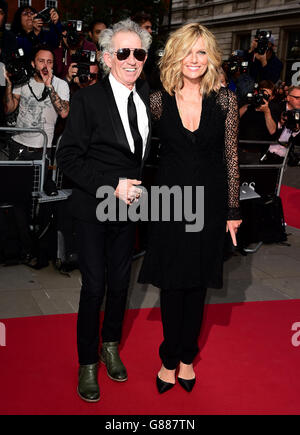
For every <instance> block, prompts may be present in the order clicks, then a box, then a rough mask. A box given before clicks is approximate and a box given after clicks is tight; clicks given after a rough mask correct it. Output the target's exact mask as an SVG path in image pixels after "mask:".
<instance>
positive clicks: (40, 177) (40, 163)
mask: <svg viewBox="0 0 300 435" xmlns="http://www.w3.org/2000/svg"><path fill="white" fill-rule="evenodd" d="M1 131H3V132H8V133H14V134H15V133H40V134H41V135H42V136H43V139H44V140H43V153H42V158H41V160H5V161H0V167H1V166H8V167H18V166H36V167H37V168H38V171H37V172H36V174H35V177H36V178H35V181H34V184H33V190H32V192H33V193H34V194H35V195H36V194H37V193H40V192H42V191H43V181H44V178H45V163H46V153H47V144H48V137H47V134H46V133H45V132H44V130H42V129H40V128H18V127H0V132H1Z"/></svg>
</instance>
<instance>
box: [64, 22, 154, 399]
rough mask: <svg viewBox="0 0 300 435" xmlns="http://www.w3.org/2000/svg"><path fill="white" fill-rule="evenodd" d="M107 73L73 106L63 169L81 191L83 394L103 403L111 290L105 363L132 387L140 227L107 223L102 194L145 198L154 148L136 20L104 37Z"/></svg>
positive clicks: (144, 37)
mask: <svg viewBox="0 0 300 435" xmlns="http://www.w3.org/2000/svg"><path fill="white" fill-rule="evenodd" d="M99 44H100V46H101V47H102V58H101V61H102V63H103V67H104V70H105V72H106V73H109V74H108V77H106V78H105V79H104V80H103V81H102V82H99V83H97V84H95V85H93V86H90V87H88V88H86V89H82V90H80V91H78V92H77V93H76V94H75V95H74V97H73V101H72V105H71V111H70V116H69V118H68V122H67V125H66V129H65V132H64V134H63V137H62V140H61V144H60V148H59V150H58V152H57V161H58V164H59V166H60V167H61V169H62V171H63V173H64V174H66V176H67V177H68V178H70V179H72V181H73V182H74V183H75V185H76V187H75V188H74V189H73V193H72V197H71V204H70V205H71V210H72V213H73V215H74V216H75V218H76V220H77V234H78V240H79V265H80V271H81V274H82V288H81V296H80V304H79V313H78V323H77V345H78V356H79V364H80V367H79V382H78V394H79V396H80V397H81V398H82V399H83V400H85V401H88V402H96V401H98V400H99V398H100V391H99V385H98V381H97V373H98V360H99V353H98V352H99V349H98V348H99V329H100V328H99V314H100V307H101V303H102V301H103V298H104V294H105V288H106V285H107V295H106V306H105V313H104V321H103V326H102V333H101V335H102V349H101V353H100V360H101V361H102V362H103V363H104V364H105V365H106V369H107V374H108V376H109V377H110V378H111V379H113V380H115V381H119V382H121V381H126V380H127V371H126V368H125V366H124V364H123V363H122V361H121V359H120V356H119V352H118V344H119V342H120V340H121V332H122V323H123V317H124V312H125V305H126V298H127V290H128V285H129V279H130V269H131V261H132V253H133V248H134V241H135V225H134V223H133V222H130V221H126V222H124V221H123V222H121V221H117V222H113V221H106V222H103V221H102V222H101V221H99V220H97V217H96V209H97V206H98V204H99V200H97V198H96V192H97V190H98V188H99V187H102V186H111V187H113V188H114V195H115V196H116V197H117V198H118V199H119V200H120V201H124V202H125V203H126V204H127V206H126V207H130V204H131V203H132V202H133V201H135V200H137V198H139V195H140V192H141V190H140V189H139V188H138V185H139V184H141V172H142V167H143V162H144V161H145V159H146V157H147V154H148V152H149V145H150V135H151V131H150V129H151V126H150V112H149V104H148V98H149V95H148V85H147V83H146V82H144V81H141V80H140V79H139V80H138V78H139V75H140V74H141V72H142V69H143V66H144V63H145V61H146V58H147V50H148V48H149V46H150V44H151V36H150V35H149V33H148V32H146V31H145V30H142V29H141V28H140V27H139V26H138V25H137V24H135V23H133V22H132V21H130V20H125V21H121V22H119V23H117V24H115V25H114V26H113V27H112V28H111V29H106V30H104V31H103V32H102V33H101V36H100V40H99Z"/></svg>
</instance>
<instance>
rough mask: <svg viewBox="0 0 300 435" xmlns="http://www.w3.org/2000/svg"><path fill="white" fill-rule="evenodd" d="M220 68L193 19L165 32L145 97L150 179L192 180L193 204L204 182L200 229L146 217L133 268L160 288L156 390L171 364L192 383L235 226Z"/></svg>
mask: <svg viewBox="0 0 300 435" xmlns="http://www.w3.org/2000/svg"><path fill="white" fill-rule="evenodd" d="M220 66H221V54H220V51H219V49H218V46H217V42H216V39H215V37H214V36H213V35H212V34H211V32H209V31H208V30H207V29H206V28H205V27H203V26H201V25H199V24H198V23H191V24H187V25H185V26H183V27H181V28H180V29H178V30H176V31H175V32H174V33H173V34H172V35H171V36H170V37H169V40H168V41H167V44H166V48H165V52H164V55H163V57H162V59H161V62H160V72H161V80H162V84H163V86H164V90H163V91H157V92H155V93H154V94H152V96H151V111H152V114H153V117H154V119H155V120H156V122H157V131H158V134H159V136H160V142H161V155H160V162H159V168H158V174H157V185H158V186H168V187H169V188H172V187H173V186H180V187H181V189H182V191H183V188H184V187H186V186H191V189H192V192H193V193H192V200H193V207H194V206H195V204H196V200H197V199H199V198H196V196H197V195H198V193H197V192H196V186H204V201H203V204H202V209H201V210H198V213H199V212H200V213H199V214H201V213H204V226H203V229H202V230H201V231H197V232H188V231H187V228H186V224H187V223H190V222H187V219H183V220H181V221H177V220H176V219H174V217H175V216H174V214H173V215H172V212H171V220H170V221H168V222H165V221H163V219H160V220H159V221H158V222H152V223H151V225H150V240H149V247H148V250H147V252H146V255H145V259H144V262H143V265H142V268H141V272H140V277H139V281H140V282H142V283H152V284H153V285H155V286H157V287H159V288H161V300H160V303H161V317H162V323H163V333H164V341H163V343H162V344H161V346H160V349H159V354H160V357H161V360H162V367H161V369H160V371H159V373H158V376H157V387H158V390H159V392H160V393H163V392H165V391H167V390H169V389H170V388H172V387H173V386H174V384H175V372H176V369H177V368H178V367H179V372H178V381H179V383H180V385H181V386H182V387H183V388H184V389H186V390H187V391H191V390H192V388H193V386H194V384H195V379H196V378H195V372H194V369H193V360H194V358H195V356H196V354H197V352H198V345H197V341H198V336H199V333H200V327H201V322H202V315H203V308H204V301H205V295H206V289H207V287H212V288H221V287H222V285H223V284H222V267H223V245H224V238H225V233H226V232H227V231H229V232H230V234H231V238H232V241H233V244H234V245H236V236H235V235H236V232H237V229H238V227H239V226H240V224H241V220H240V211H239V169H238V155H237V145H238V119H239V115H238V106H237V101H236V97H235V94H233V93H232V92H231V91H230V90H228V89H226V88H223V87H221V83H220V78H219V77H220V76H219V69H220ZM183 197H184V194H183ZM187 202H188V201H187ZM172 205H174V204H172ZM203 207H204V211H203ZM196 210H197V209H196ZM171 211H172V207H171ZM183 215H184V214H183ZM184 216H185V215H184Z"/></svg>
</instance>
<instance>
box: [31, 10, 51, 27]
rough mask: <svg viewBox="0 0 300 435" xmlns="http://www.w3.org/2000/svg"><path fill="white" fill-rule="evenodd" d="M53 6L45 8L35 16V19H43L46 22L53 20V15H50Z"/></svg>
mask: <svg viewBox="0 0 300 435" xmlns="http://www.w3.org/2000/svg"><path fill="white" fill-rule="evenodd" d="M50 11H51V8H45V9H43V10H42V11H40V12H38V14H37V15H36V17H34V19H35V20H37V19H41V20H43V22H44V23H45V24H49V23H50V21H51V15H50Z"/></svg>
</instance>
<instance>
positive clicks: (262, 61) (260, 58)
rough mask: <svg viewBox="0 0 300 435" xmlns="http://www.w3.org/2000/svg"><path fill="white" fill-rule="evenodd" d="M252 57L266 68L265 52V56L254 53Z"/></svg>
mask: <svg viewBox="0 0 300 435" xmlns="http://www.w3.org/2000/svg"><path fill="white" fill-rule="evenodd" d="M254 57H256V59H257V60H259V61H260V63H261V66H262V67H265V66H267V63H268V61H267V52H265V54H259V53H255V54H254Z"/></svg>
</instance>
